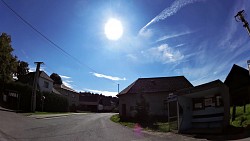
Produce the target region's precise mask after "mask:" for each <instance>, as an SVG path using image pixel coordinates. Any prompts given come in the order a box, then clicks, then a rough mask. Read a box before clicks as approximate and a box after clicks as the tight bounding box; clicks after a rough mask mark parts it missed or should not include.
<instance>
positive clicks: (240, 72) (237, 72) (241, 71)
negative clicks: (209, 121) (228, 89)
mask: <svg viewBox="0 0 250 141" xmlns="http://www.w3.org/2000/svg"><path fill="white" fill-rule="evenodd" d="M234 76H236V77H237V78H238V79H241V78H240V76H241V77H242V78H248V79H247V81H248V83H250V76H249V71H248V70H247V69H245V68H243V67H240V66H238V65H236V64H234V65H233V67H232V69H231V70H230V72H229V74H228V75H227V77H226V79H225V81H224V83H225V84H226V85H228V86H229V84H230V81H233V80H232V79H233V78H234Z"/></svg>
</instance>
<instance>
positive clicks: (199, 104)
mask: <svg viewBox="0 0 250 141" xmlns="http://www.w3.org/2000/svg"><path fill="white" fill-rule="evenodd" d="M193 109H194V110H201V109H204V99H203V98H194V99H193Z"/></svg>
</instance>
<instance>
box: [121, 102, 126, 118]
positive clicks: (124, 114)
mask: <svg viewBox="0 0 250 141" xmlns="http://www.w3.org/2000/svg"><path fill="white" fill-rule="evenodd" d="M122 116H123V117H126V104H122Z"/></svg>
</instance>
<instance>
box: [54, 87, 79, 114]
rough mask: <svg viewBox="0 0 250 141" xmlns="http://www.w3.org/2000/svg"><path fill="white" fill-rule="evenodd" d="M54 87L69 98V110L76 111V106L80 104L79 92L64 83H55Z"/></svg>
mask: <svg viewBox="0 0 250 141" xmlns="http://www.w3.org/2000/svg"><path fill="white" fill-rule="evenodd" d="M54 89H55V90H56V91H58V92H59V93H60V94H61V95H62V96H64V97H66V98H67V100H68V104H69V110H70V111H75V110H76V107H77V106H78V105H79V93H78V92H76V91H75V90H73V89H71V88H69V87H67V86H65V85H64V84H61V85H59V84H55V85H54Z"/></svg>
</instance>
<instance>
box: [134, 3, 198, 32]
mask: <svg viewBox="0 0 250 141" xmlns="http://www.w3.org/2000/svg"><path fill="white" fill-rule="evenodd" d="M199 1H201V0H176V1H174V3H172V5H171V6H170V7H168V8H166V9H164V10H163V11H162V12H161V13H160V14H159V15H157V16H156V17H155V18H153V19H152V20H151V21H150V22H149V23H147V24H146V25H145V26H144V27H143V28H142V29H141V30H140V31H139V34H140V35H141V34H143V33H144V32H145V31H146V28H147V27H148V26H149V25H151V24H153V23H156V22H158V21H160V20H164V19H166V18H167V17H169V16H172V15H174V14H175V13H177V12H178V11H179V10H180V9H181V8H183V7H184V6H186V5H188V4H192V3H195V2H199Z"/></svg>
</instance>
